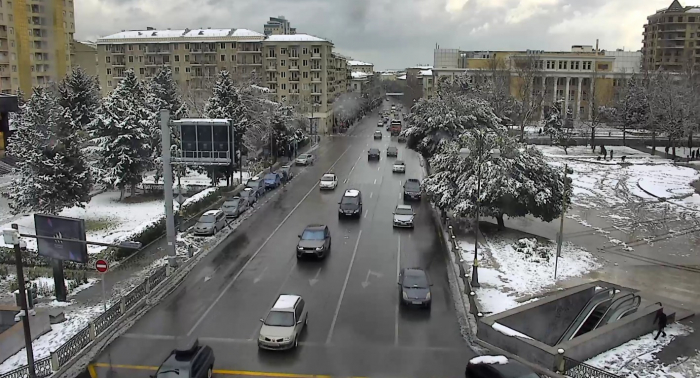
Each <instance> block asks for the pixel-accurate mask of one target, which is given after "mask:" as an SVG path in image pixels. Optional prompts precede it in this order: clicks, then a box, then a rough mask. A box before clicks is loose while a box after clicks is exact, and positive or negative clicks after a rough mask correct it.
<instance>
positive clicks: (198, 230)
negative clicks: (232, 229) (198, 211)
mask: <svg viewBox="0 0 700 378" xmlns="http://www.w3.org/2000/svg"><path fill="white" fill-rule="evenodd" d="M224 227H226V214H225V213H224V212H223V211H222V210H207V211H206V212H205V213H204V214H202V216H200V217H199V219H198V220H197V223H195V225H194V234H195V235H216V233H217V232H219V231H220V230H221V229H223V228H224Z"/></svg>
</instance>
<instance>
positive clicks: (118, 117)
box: [91, 69, 153, 200]
mask: <svg viewBox="0 0 700 378" xmlns="http://www.w3.org/2000/svg"><path fill="white" fill-rule="evenodd" d="M152 120H153V115H152V112H151V111H150V109H149V108H148V107H147V106H146V104H145V97H144V91H143V87H142V85H141V83H140V82H139V81H138V79H137V78H136V75H135V74H134V71H133V70H131V69H130V70H128V71H126V73H125V77H124V79H123V80H122V81H121V82H120V83H119V85H118V86H117V88H115V89H114V91H112V93H111V94H110V95H109V96H107V97H106V98H105V99H104V100H103V101H102V104H101V106H100V109H99V110H98V115H97V118H96V119H95V121H94V122H93V124H92V125H91V129H92V130H93V132H94V133H95V137H96V138H97V140H98V142H99V150H100V156H101V161H100V165H101V166H102V168H103V169H104V172H105V176H106V177H105V180H106V181H107V182H108V183H109V184H111V185H115V186H116V187H118V188H119V190H120V191H121V196H120V200H121V199H122V198H123V197H124V191H125V190H126V187H127V186H131V194H132V195H133V194H134V192H135V189H136V185H137V184H138V183H140V182H141V180H142V178H143V173H144V172H145V171H146V169H148V167H149V163H150V152H151V147H150V145H149V141H150V136H149V133H148V131H149V130H148V126H149V122H151V121H152Z"/></svg>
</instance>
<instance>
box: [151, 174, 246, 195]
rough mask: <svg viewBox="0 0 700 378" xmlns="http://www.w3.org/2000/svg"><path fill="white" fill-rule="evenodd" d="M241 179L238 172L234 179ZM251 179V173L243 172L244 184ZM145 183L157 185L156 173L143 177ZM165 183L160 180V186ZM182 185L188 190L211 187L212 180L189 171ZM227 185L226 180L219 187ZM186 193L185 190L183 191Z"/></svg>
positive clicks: (183, 178)
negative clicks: (194, 187)
mask: <svg viewBox="0 0 700 378" xmlns="http://www.w3.org/2000/svg"><path fill="white" fill-rule="evenodd" d="M240 177H241V174H240V173H239V172H238V171H236V172H234V173H233V178H234V179H235V180H239V179H240ZM249 177H250V173H249V172H245V171H244V172H243V182H245V181H246V180H248V178H249ZM143 183H144V184H156V181H155V175H154V172H149V173H147V174H146V175H145V176H144V177H143ZM162 183H163V178H162V177H161V178H160V180H158V184H162ZM180 185H182V187H183V188H186V187H188V186H190V185H194V186H209V185H211V179H210V178H209V177H208V176H207V175H206V173H199V172H197V171H193V170H188V171H187V175H186V176H185V177H181V178H180ZM222 185H226V180H222V181H219V186H222ZM173 190H175V191H177V182H176V183H175V185H174V187H173ZM183 193H184V190H183Z"/></svg>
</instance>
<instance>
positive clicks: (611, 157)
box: [610, 148, 613, 160]
mask: <svg viewBox="0 0 700 378" xmlns="http://www.w3.org/2000/svg"><path fill="white" fill-rule="evenodd" d="M612 159H613V150H612V148H611V149H610V160H612Z"/></svg>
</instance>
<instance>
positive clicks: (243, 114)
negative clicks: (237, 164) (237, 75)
mask: <svg viewBox="0 0 700 378" xmlns="http://www.w3.org/2000/svg"><path fill="white" fill-rule="evenodd" d="M212 92H213V93H212V96H211V97H210V98H209V101H207V104H206V106H205V107H204V112H205V113H206V115H207V117H209V118H221V119H230V120H232V122H233V129H234V132H235V134H234V151H241V155H245V151H244V150H242V149H241V147H242V143H241V140H242V139H243V136H244V135H245V133H246V131H247V130H248V126H249V120H248V113H247V111H246V108H245V105H244V103H243V101H242V99H241V95H240V93H239V89H238V88H236V86H235V85H234V84H233V81H232V80H231V77H230V75H229V73H228V71H226V70H223V71H220V72H219V74H218V77H217V79H216V84H214V88H213V91H212Z"/></svg>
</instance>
